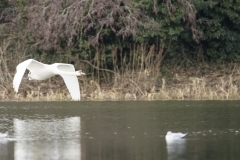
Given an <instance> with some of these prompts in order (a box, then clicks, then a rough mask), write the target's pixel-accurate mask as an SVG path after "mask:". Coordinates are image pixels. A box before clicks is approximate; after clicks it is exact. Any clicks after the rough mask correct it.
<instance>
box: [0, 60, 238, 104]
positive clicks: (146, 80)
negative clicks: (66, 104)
mask: <svg viewBox="0 0 240 160" xmlns="http://www.w3.org/2000/svg"><path fill="white" fill-rule="evenodd" d="M163 70H164V71H162V72H160V73H158V74H156V73H155V74H153V73H150V72H149V71H148V70H143V71H139V72H128V73H125V74H122V75H119V74H115V76H114V77H113V78H112V79H111V80H110V82H109V83H106V82H102V83H99V82H98V81H97V80H95V79H94V78H93V77H88V76H86V77H79V82H80V87H81V97H82V100H233V99H239V97H240V83H239V78H240V67H239V66H238V65H237V64H233V65H231V64H230V65H228V66H224V67H219V66H215V67H211V69H210V67H208V66H205V67H192V68H191V67H190V68H188V70H186V68H185V69H183V68H179V69H178V68H177V67H176V68H175V69H173V68H172V69H169V70H168V69H166V68H165V69H164V67H163ZM0 87H1V92H0V100H2V101H12V100H14V101H15V100H16V101H65V100H71V97H70V95H69V92H68V90H67V88H66V86H65V84H64V81H63V79H62V78H61V77H60V76H56V77H53V78H50V79H48V80H45V81H41V82H39V81H26V80H25V81H22V83H21V85H20V89H19V93H18V94H16V93H14V91H13V89H12V83H10V84H8V85H6V86H4V85H1V86H0Z"/></svg>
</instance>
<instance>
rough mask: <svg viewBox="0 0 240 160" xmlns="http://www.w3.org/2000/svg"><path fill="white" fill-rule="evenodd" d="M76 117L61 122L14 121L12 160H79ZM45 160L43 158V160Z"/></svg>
mask: <svg viewBox="0 0 240 160" xmlns="http://www.w3.org/2000/svg"><path fill="white" fill-rule="evenodd" d="M80 125H81V124H80V117H71V118H64V119H52V120H45V119H27V120H20V119H14V135H13V138H12V139H13V140H16V142H15V146H14V157H15V160H23V159H39V158H40V159H46V158H47V159H64V160H70V159H74V160H80V159H81V144H80V131H81V128H80V127H81V126H80ZM44 157H45V158H44Z"/></svg>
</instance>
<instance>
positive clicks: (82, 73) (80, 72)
mask: <svg viewBox="0 0 240 160" xmlns="http://www.w3.org/2000/svg"><path fill="white" fill-rule="evenodd" d="M78 72H79V74H80V76H84V75H86V73H84V72H83V71H82V70H79V71H78Z"/></svg>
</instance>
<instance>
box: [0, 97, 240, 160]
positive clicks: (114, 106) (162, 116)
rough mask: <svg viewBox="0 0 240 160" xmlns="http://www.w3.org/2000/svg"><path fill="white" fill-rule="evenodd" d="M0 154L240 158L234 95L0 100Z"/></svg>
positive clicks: (27, 158) (119, 159)
mask: <svg viewBox="0 0 240 160" xmlns="http://www.w3.org/2000/svg"><path fill="white" fill-rule="evenodd" d="M168 131H172V132H173V133H177V132H181V133H187V135H186V136H185V137H184V138H179V139H172V140H166V139H165V135H166V133H167V132H168ZM4 133H7V136H4ZM0 157H1V158H0V159H1V160H5V159H6V160H12V159H14V160H48V159H49V160H50V159H51V160H134V159H135V160H159V159H161V160H165V159H166V160H167V159H168V160H175V159H176V160H178V159H180V160H185V159H189V160H203V159H210V160H213V159H217V160H219V159H226V160H229V159H240V101H150V102H147V101H134V102H131V101H125V102H84V101H82V102H28V103H26V102H7V103H5V102H1V103H0Z"/></svg>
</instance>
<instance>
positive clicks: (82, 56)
mask: <svg viewBox="0 0 240 160" xmlns="http://www.w3.org/2000/svg"><path fill="white" fill-rule="evenodd" d="M239 13H240V1H233V0H228V1H225V0H63V1H58V0H45V1H39V0H27V1H26V0H0V56H1V57H0V58H1V59H0V76H1V78H0V84H1V85H2V87H3V88H8V87H6V86H10V87H11V85H10V83H11V81H12V78H13V75H14V73H15V67H16V65H17V64H18V63H19V62H21V61H23V60H25V59H27V58H35V59H37V60H39V61H42V62H44V63H52V62H67V63H73V64H74V65H75V66H76V68H81V69H82V70H84V71H85V72H87V73H91V75H88V78H89V79H91V80H93V81H91V83H93V84H96V85H95V86H96V87H97V88H98V87H99V86H98V84H100V86H102V85H103V84H108V87H109V86H110V88H117V89H119V88H120V90H121V89H122V88H128V86H127V85H129V84H131V85H132V87H133V90H134V91H135V92H134V91H133V92H134V93H136V94H137V95H144V94H145V92H148V93H149V92H152V90H155V91H159V89H156V88H159V87H160V86H162V85H163V81H162V76H163V75H165V74H166V73H170V76H172V75H175V73H176V72H178V71H179V70H185V69H187V70H189V69H191V68H192V69H193V70H194V72H193V73H190V75H192V76H205V74H208V73H209V72H211V68H212V66H213V65H214V68H217V70H218V69H221V70H222V68H224V67H225V66H226V64H228V66H230V69H232V68H231V64H233V63H235V64H237V62H238V61H239V58H240V57H239V55H240V54H239V48H240V43H239V42H240V34H239V32H240V29H239V27H240V16H239ZM229 64H230V65H229ZM235 66H238V65H235ZM203 68H204V69H205V68H207V69H209V68H210V71H209V70H208V71H207V72H204V73H202V72H195V70H203ZM234 69H236V68H234ZM186 73H187V72H186ZM231 73H232V72H231ZM186 75H187V76H189V74H186ZM168 76H169V75H168ZM149 77H150V78H149ZM146 82H148V83H146ZM86 83H87V82H86ZM85 86H86V85H85ZM98 90H99V88H98ZM125 92H130V93H131V92H132V89H130V91H128V90H125Z"/></svg>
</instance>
